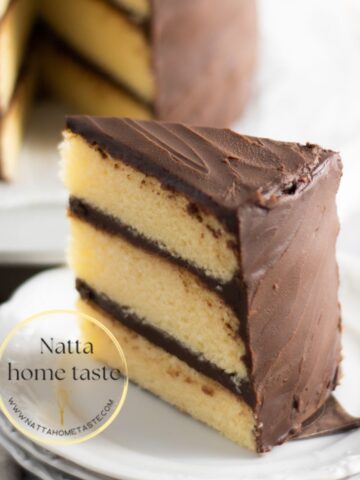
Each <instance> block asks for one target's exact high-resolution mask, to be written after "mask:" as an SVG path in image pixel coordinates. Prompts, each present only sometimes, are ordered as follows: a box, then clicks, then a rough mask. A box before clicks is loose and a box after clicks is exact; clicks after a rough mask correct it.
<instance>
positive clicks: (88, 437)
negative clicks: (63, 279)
mask: <svg viewBox="0 0 360 480" xmlns="http://www.w3.org/2000/svg"><path fill="white" fill-rule="evenodd" d="M53 314H66V315H70V314H71V315H76V316H78V317H80V318H83V319H85V320H87V321H89V322H91V323H93V324H94V325H96V326H97V327H99V328H100V329H101V330H103V332H105V333H106V335H107V336H108V337H109V338H110V340H111V341H112V343H113V344H114V346H115V348H116V350H117V352H118V353H119V356H120V358H121V360H122V362H123V364H124V370H125V372H124V373H123V374H124V378H125V383H124V386H123V389H122V393H121V397H120V400H119V404H118V406H117V407H116V409H115V411H114V412H113V414H112V415H111V417H110V418H109V419H108V420H107V421H106V422H105V423H104V424H103V425H101V427H99V428H98V429H97V430H95V431H94V432H92V433H89V434H88V435H85V436H84V437H81V438H78V439H73V440H64V439H62V440H45V439H43V438H39V437H37V436H36V435H33V434H32V433H30V432H28V431H27V430H26V429H25V428H23V427H22V426H21V425H20V424H18V423H17V422H16V421H15V420H14V419H13V417H12V416H11V415H10V413H9V411H8V409H7V408H6V406H5V403H4V401H3V399H2V396H1V394H0V410H1V411H2V412H3V414H4V415H5V417H6V418H7V420H8V421H9V422H10V423H11V424H12V426H13V427H14V428H16V429H17V430H18V431H19V432H20V433H22V434H23V435H25V437H28V438H29V439H30V440H32V441H33V442H38V443H43V444H45V445H76V444H79V443H83V442H86V441H88V440H91V439H92V438H94V437H96V436H97V435H99V434H100V433H102V432H103V431H104V430H105V429H106V428H108V427H109V426H110V425H111V424H112V423H113V421H114V420H115V419H116V417H117V416H118V415H119V413H120V411H121V409H122V407H123V406H124V403H125V399H126V396H127V392H128V388H129V375H128V366H127V362H126V358H125V355H124V352H123V349H122V348H121V345H120V343H119V342H118V340H117V339H116V338H115V336H114V335H113V333H112V332H111V331H110V330H109V329H108V328H107V327H105V325H103V324H102V323H101V322H100V321H99V320H97V319H96V318H93V317H91V316H90V315H87V314H86V313H82V312H80V311H77V310H66V309H55V310H44V311H43V312H39V313H36V314H34V315H31V316H30V317H28V318H26V319H25V320H22V321H21V322H19V323H18V324H17V325H16V326H15V327H14V328H12V329H11V330H10V332H9V333H8V334H7V335H6V337H5V340H4V341H3V342H2V344H1V345H0V362H1V360H2V356H3V353H4V350H5V349H6V347H7V346H8V344H9V342H10V341H11V340H12V339H13V338H14V337H15V336H16V334H17V332H18V331H19V330H21V329H22V328H23V327H25V326H26V325H28V324H29V323H31V322H32V321H33V320H36V319H38V318H41V317H44V316H46V315H53Z"/></svg>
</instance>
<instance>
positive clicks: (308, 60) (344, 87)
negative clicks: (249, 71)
mask: <svg viewBox="0 0 360 480" xmlns="http://www.w3.org/2000/svg"><path fill="white" fill-rule="evenodd" d="M359 4H360V1H359V0H291V1H289V0H259V15H260V29H261V38H260V40H261V45H260V59H259V70H258V75H257V80H256V88H255V94H254V97H253V99H252V102H251V103H250V105H249V108H248V110H247V112H246V114H245V116H244V117H243V118H242V120H241V121H239V122H238V123H237V124H236V126H235V128H236V129H237V130H239V131H242V132H243V133H248V134H252V135H258V136H267V137H272V138H277V139H282V140H294V141H301V142H307V141H310V142H313V143H320V144H322V145H324V146H326V147H329V148H333V149H336V150H339V151H341V152H342V156H343V159H344V164H345V173H344V178H343V182H342V186H341V190H340V194H339V212H340V216H341V220H342V221H343V223H344V230H343V233H342V237H341V241H340V247H341V249H348V248H349V245H350V249H351V250H352V251H353V252H357V253H358V254H360V188H359V187H358V185H359V183H360V161H359V158H360V93H359V85H360V60H359V59H360V27H359V25H360V6H359ZM64 113H65V109H64V108H63V107H57V106H55V105H51V104H41V105H39V106H37V107H36V109H35V110H34V113H33V115H32V118H31V121H30V125H29V130H28V134H27V139H26V142H25V146H24V150H23V153H22V156H21V162H20V172H19V173H20V175H19V179H18V181H17V182H16V183H15V184H14V185H10V186H9V185H0V231H1V232H3V231H5V228H4V225H5V222H6V221H7V217H6V215H7V213H5V214H4V211H5V210H6V212H8V211H9V209H10V212H12V214H13V215H14V220H13V224H12V229H11V231H10V233H7V236H6V239H4V240H3V241H2V242H0V262H2V261H3V258H4V257H5V258H6V257H9V259H10V258H11V262H14V261H15V260H16V255H17V253H18V254H19V260H18V261H19V262H20V261H21V262H23V261H24V259H25V260H26V261H27V262H34V258H36V259H38V258H39V250H40V249H42V248H44V250H46V251H47V252H54V257H53V258H54V262H56V261H58V260H57V259H58V258H59V257H62V255H63V249H64V247H65V243H66V228H65V223H64V220H63V211H62V210H61V208H57V209H56V208H54V210H53V213H52V215H53V225H55V224H56V226H54V230H53V229H52V228H48V224H47V222H48V221H49V220H48V216H47V214H48V212H49V210H48V208H50V209H51V208H53V206H54V205H56V206H57V207H60V206H63V205H64V204H65V198H66V194H65V192H64V190H63V188H62V186H61V182H60V180H59V178H58V160H59V159H58V152H57V144H58V143H59V141H60V131H61V130H62V128H63V126H64V119H63V115H64ZM44 205H45V206H46V208H45V209H44ZM49 205H50V207H48V206H49ZM24 206H25V207H26V208H28V207H29V206H32V208H33V209H37V211H38V215H37V216H36V217H35V215H33V214H31V216H30V215H29V218H28V220H27V223H28V225H29V227H28V231H30V230H31V229H32V230H33V231H32V232H31V234H32V237H31V238H32V240H31V245H34V250H30V251H29V242H28V241H27V238H26V236H25V235H19V233H18V231H20V229H21V225H22V221H23V220H22V219H23V218H24V217H27V216H28V211H27V210H24V209H23V207H24ZM15 210H16V211H17V212H18V211H19V210H20V211H21V212H22V213H16V214H15ZM45 210H46V212H45ZM42 216H43V217H42ZM40 218H43V222H42V223H43V226H42V228H39V227H38V220H39V219H40ZM32 225H33V227H32ZM354 225H358V226H359V227H358V230H354ZM55 231H56V234H54V232H55ZM354 238H356V239H357V242H354ZM15 247H16V248H15ZM45 257H46V258H48V255H47V254H46V255H45ZM51 258H52V256H51ZM20 259H21V260H20ZM46 261H47V260H46ZM44 263H46V262H44Z"/></svg>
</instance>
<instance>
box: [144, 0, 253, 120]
mask: <svg viewBox="0 0 360 480" xmlns="http://www.w3.org/2000/svg"><path fill="white" fill-rule="evenodd" d="M151 6H152V15H151V41H152V63H153V70H154V75H155V88H156V94H155V112H156V117H157V118H158V119H160V120H167V121H176V122H190V123H192V124H193V125H194V124H197V125H207V126H220V127H223V126H227V125H230V123H231V122H232V121H233V120H235V119H236V118H237V117H238V116H239V115H240V113H241V111H242V110H243V108H244V106H245V103H246V100H247V99H248V97H249V95H250V92H251V84H252V77H253V73H254V69H255V64H256V56H257V55H256V54H257V22H256V1H255V0H221V1H212V0H181V1H179V0H166V1H164V0H151Z"/></svg>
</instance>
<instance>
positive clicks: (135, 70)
mask: <svg viewBox="0 0 360 480" xmlns="http://www.w3.org/2000/svg"><path fill="white" fill-rule="evenodd" d="M41 12H42V15H43V17H44V20H45V21H46V22H47V23H48V24H49V25H50V27H51V28H52V29H53V30H54V31H55V32H56V33H57V35H59V36H60V37H61V38H62V39H63V40H64V41H66V42H67V43H68V44H69V45H71V47H72V48H73V49H74V50H75V51H77V52H78V53H80V54H81V55H82V56H84V57H85V58H86V59H87V60H89V61H90V62H92V63H93V64H94V65H96V66H97V68H99V69H101V70H103V71H104V72H106V73H107V74H108V75H110V76H111V77H112V78H113V79H114V81H117V82H118V83H119V84H120V85H124V86H126V87H127V88H128V89H129V90H130V91H132V92H134V93H135V94H136V95H137V96H138V97H140V98H142V99H144V100H145V101H147V102H149V103H151V102H152V100H153V98H154V78H153V74H152V68H151V53H150V45H149V41H148V38H147V35H146V33H145V30H144V29H143V28H142V27H141V26H139V25H136V24H135V23H134V22H131V21H130V20H129V18H128V16H127V15H126V14H123V13H122V12H121V10H120V9H118V8H116V7H114V5H112V4H111V2H109V1H104V0H76V2H74V1H73V0H52V1H48V0H42V3H41ZM91 39H94V41H91Z"/></svg>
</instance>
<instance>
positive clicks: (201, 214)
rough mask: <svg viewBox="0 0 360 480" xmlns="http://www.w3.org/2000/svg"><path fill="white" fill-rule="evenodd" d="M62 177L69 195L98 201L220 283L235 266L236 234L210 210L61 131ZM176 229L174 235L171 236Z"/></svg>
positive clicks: (96, 203)
mask: <svg viewBox="0 0 360 480" xmlns="http://www.w3.org/2000/svg"><path fill="white" fill-rule="evenodd" d="M61 149H62V156H63V159H64V179H65V184H66V186H67V188H68V189H69V191H70V192H71V195H72V196H73V197H75V198H79V199H82V200H84V201H85V202H86V203H87V204H89V205H93V206H96V208H97V209H99V210H100V211H101V212H103V213H104V214H105V215H107V216H109V217H110V220H111V219H116V220H117V221H119V222H121V223H122V224H124V225H125V226H127V227H130V228H131V229H133V230H134V232H135V235H136V234H141V235H143V236H145V237H146V239H148V240H149V241H151V242H153V243H154V244H155V245H156V246H157V247H158V248H159V249H160V250H163V251H167V252H169V253H170V254H171V255H172V256H174V257H180V258H182V259H184V260H186V261H188V262H189V263H191V264H193V265H195V266H196V267H197V268H199V269H201V270H203V271H204V272H205V273H206V275H209V276H211V277H213V278H216V279H219V280H220V281H221V282H222V283H225V282H229V281H231V280H232V278H233V277H234V275H235V274H236V272H237V270H238V253H237V250H236V244H237V243H236V238H235V236H234V235H233V234H231V233H229V232H228V231H227V230H226V228H225V227H224V225H222V224H221V223H220V222H219V220H218V219H217V218H216V217H215V216H214V215H211V214H208V213H206V212H205V211H203V210H202V209H201V208H195V206H194V204H193V203H192V202H191V201H190V200H189V199H188V198H187V197H186V196H185V195H182V194H181V193H179V192H174V191H172V190H169V189H165V188H164V187H163V186H162V184H161V182H160V181H159V180H158V179H156V178H155V177H152V176H149V175H146V174H144V173H142V172H141V171H139V170H136V169H135V168H133V167H131V166H130V165H127V164H126V163H124V162H122V161H121V160H119V159H118V158H117V159H115V158H112V157H111V156H110V155H109V154H106V153H104V152H102V151H99V149H97V148H95V147H91V146H90V145H89V144H88V143H87V142H86V141H85V140H84V139H83V138H81V137H80V136H79V135H74V134H72V133H70V132H66V133H65V140H64V142H63V144H62V148H61ZM174 232H176V235H174Z"/></svg>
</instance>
